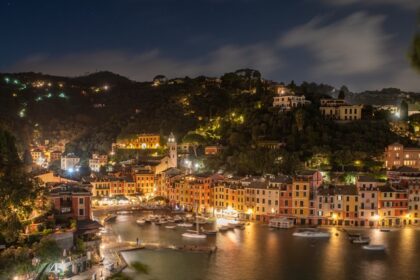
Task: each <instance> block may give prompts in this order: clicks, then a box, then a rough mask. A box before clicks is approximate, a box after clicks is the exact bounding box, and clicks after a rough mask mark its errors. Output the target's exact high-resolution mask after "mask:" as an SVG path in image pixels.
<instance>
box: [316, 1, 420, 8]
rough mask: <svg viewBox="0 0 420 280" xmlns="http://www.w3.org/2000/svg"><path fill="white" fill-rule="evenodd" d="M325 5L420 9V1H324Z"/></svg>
mask: <svg viewBox="0 0 420 280" xmlns="http://www.w3.org/2000/svg"><path fill="white" fill-rule="evenodd" d="M322 1H323V2H325V3H328V4H331V5H351V4H363V5H393V6H397V7H400V8H403V9H408V10H412V9H416V8H418V7H420V1H419V0H322Z"/></svg>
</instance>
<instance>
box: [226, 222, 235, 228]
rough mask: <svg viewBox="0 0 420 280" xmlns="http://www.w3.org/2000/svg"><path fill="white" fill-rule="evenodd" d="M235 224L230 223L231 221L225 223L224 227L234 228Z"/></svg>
mask: <svg viewBox="0 0 420 280" xmlns="http://www.w3.org/2000/svg"><path fill="white" fill-rule="evenodd" d="M235 226H236V225H235V224H232V223H229V224H227V225H226V227H227V228H228V229H234V228H235Z"/></svg>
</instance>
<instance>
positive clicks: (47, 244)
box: [33, 238, 62, 262]
mask: <svg viewBox="0 0 420 280" xmlns="http://www.w3.org/2000/svg"><path fill="white" fill-rule="evenodd" d="M33 250H34V254H35V256H36V257H38V258H39V259H40V260H41V262H55V261H57V260H58V259H60V257H61V255H62V251H61V249H60V248H59V247H58V245H57V242H56V241H55V240H54V239H51V238H43V239H41V241H40V242H39V243H37V244H35V245H34V248H33Z"/></svg>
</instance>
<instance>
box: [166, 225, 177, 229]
mask: <svg viewBox="0 0 420 280" xmlns="http://www.w3.org/2000/svg"><path fill="white" fill-rule="evenodd" d="M165 228H167V229H175V228H176V226H175V225H167V226H165Z"/></svg>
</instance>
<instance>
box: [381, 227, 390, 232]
mask: <svg viewBox="0 0 420 280" xmlns="http://www.w3.org/2000/svg"><path fill="white" fill-rule="evenodd" d="M380 231H381V232H391V230H390V229H389V228H381V229H380Z"/></svg>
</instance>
